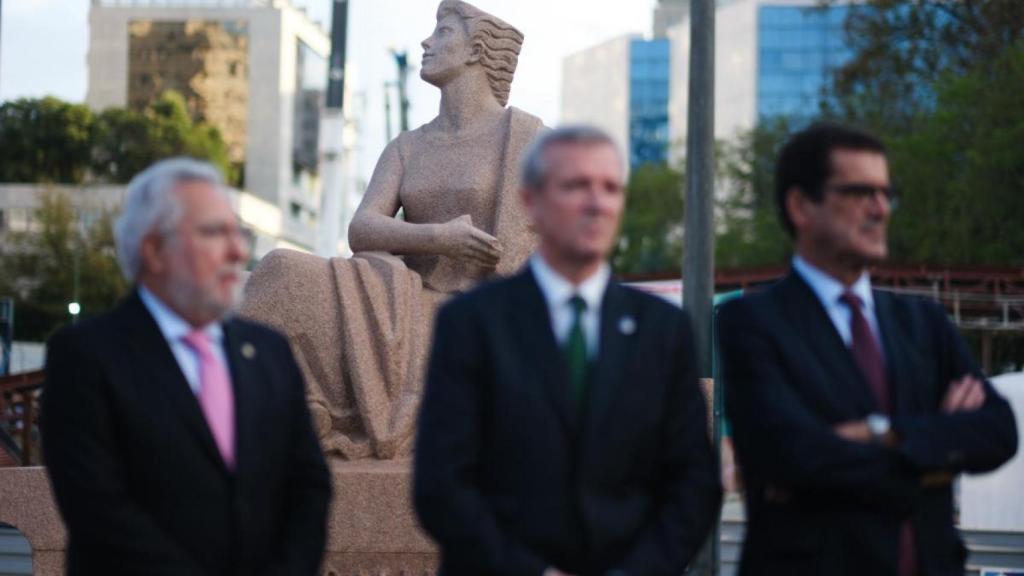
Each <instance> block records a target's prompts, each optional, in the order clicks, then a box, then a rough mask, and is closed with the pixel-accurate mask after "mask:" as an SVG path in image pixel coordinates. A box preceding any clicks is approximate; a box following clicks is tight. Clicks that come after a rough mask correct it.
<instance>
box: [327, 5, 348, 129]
mask: <svg viewBox="0 0 1024 576" xmlns="http://www.w3.org/2000/svg"><path fill="white" fill-rule="evenodd" d="M347 40H348V0H334V13H333V14H332V15H331V60H330V68H329V69H328V71H327V108H328V109H330V110H341V109H342V108H343V107H344V104H345V49H346V42H347Z"/></svg>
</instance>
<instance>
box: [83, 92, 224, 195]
mask: <svg viewBox="0 0 1024 576" xmlns="http://www.w3.org/2000/svg"><path fill="white" fill-rule="evenodd" d="M97 125H98V127H97V136H96V147H95V151H94V161H93V169H94V171H95V172H96V174H97V176H98V177H100V178H102V179H104V180H108V181H111V182H119V183H124V182H128V181H129V180H130V179H131V178H132V177H133V176H134V175H136V174H138V173H139V172H141V171H142V170H143V169H145V168H146V167H147V166H149V165H150V164H152V163H154V162H156V161H157V160H159V159H161V158H166V157H169V156H181V155H185V156H193V157H196V158H202V159H205V160H207V161H209V162H211V163H213V164H215V165H216V166H218V167H219V168H220V169H221V171H222V172H223V173H224V175H225V177H227V178H228V180H229V181H230V182H232V183H237V180H238V174H237V169H236V168H234V167H233V166H232V165H231V163H230V162H229V161H228V153H227V145H226V144H225V143H224V139H223V138H222V137H221V135H220V132H219V131H218V130H217V129H216V128H214V127H212V126H210V125H208V124H205V123H202V122H198V123H196V122H193V121H192V119H191V118H190V117H189V114H188V108H187V106H186V105H185V100H184V98H183V97H182V96H181V94H178V93H177V92H174V91H170V90H169V91H167V92H164V93H163V94H162V95H161V96H160V98H158V99H157V100H156V101H155V102H153V104H151V105H150V106H149V107H148V108H147V109H146V110H145V111H144V112H136V111H133V110H128V109H123V108H112V109H109V110H106V111H104V112H102V113H101V114H100V116H99V118H98V122H97Z"/></svg>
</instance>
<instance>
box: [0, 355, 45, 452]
mask: <svg viewBox="0 0 1024 576" xmlns="http://www.w3.org/2000/svg"><path fill="white" fill-rule="evenodd" d="M42 388H43V371H42V370H38V371H36V372H26V373H23V374H15V375H13V376H3V377H0V429H3V431H4V432H5V433H6V434H7V435H8V436H9V437H10V438H12V439H14V440H15V441H16V442H17V444H18V446H17V448H18V451H19V454H17V456H18V457H19V459H20V461H21V465H22V466H31V465H33V464H38V463H39V455H38V450H37V449H36V446H37V445H38V438H39V422H38V419H39V418H38V415H39V395H40V393H41V392H42ZM0 449H4V448H2V447H0Z"/></svg>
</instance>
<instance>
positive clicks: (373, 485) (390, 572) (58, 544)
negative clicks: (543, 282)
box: [0, 460, 438, 576]
mask: <svg viewBox="0 0 1024 576" xmlns="http://www.w3.org/2000/svg"><path fill="white" fill-rule="evenodd" d="M330 468H331V478H332V481H333V484H334V500H333V501H332V502H331V510H330V515H329V517H328V540H327V552H326V555H325V557H324V563H323V570H322V572H323V574H324V575H325V576H432V575H433V574H434V573H436V571H437V563H438V555H437V550H436V548H435V546H434V545H433V544H432V543H431V541H430V540H429V539H428V538H427V537H426V535H424V534H423V532H422V531H421V530H420V528H419V526H418V525H417V523H416V516H415V513H414V512H413V510H412V462H411V461H408V460H405V461H373V460H368V461H358V462H344V461H334V462H331V464H330ZM0 522H5V523H7V524H10V525H12V526H14V527H15V528H17V529H18V530H20V531H21V532H22V534H24V535H25V537H26V538H27V539H28V541H29V544H31V545H32V558H33V568H34V572H35V574H36V576H58V575H60V574H63V573H64V549H65V545H66V540H65V533H64V525H63V523H62V522H61V519H60V515H59V514H58V512H57V507H56V505H55V504H54V501H53V495H52V493H51V491H50V483H49V480H48V479H47V477H46V470H45V469H43V468H41V467H33V468H0Z"/></svg>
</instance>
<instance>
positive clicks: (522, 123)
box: [508, 106, 546, 133]
mask: <svg viewBox="0 0 1024 576" xmlns="http://www.w3.org/2000/svg"><path fill="white" fill-rule="evenodd" d="M508 112H509V115H510V116H511V119H510V121H511V123H512V127H513V128H519V129H520V130H523V131H528V132H530V133H537V132H540V131H541V130H545V129H546V127H545V126H544V121H543V120H541V119H540V118H538V117H536V116H534V115H533V114H530V113H529V112H526V111H524V110H520V109H519V108H516V107H515V106H509V107H508Z"/></svg>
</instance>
